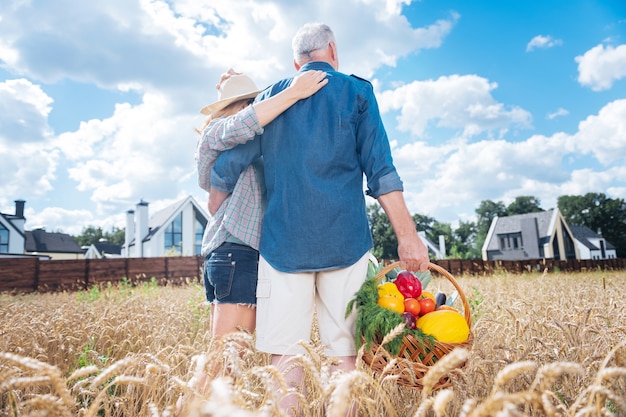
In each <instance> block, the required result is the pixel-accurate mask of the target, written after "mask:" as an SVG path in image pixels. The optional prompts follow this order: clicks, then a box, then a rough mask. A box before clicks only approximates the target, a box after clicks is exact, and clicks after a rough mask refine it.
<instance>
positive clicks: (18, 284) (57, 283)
mask: <svg viewBox="0 0 626 417" xmlns="http://www.w3.org/2000/svg"><path fill="white" fill-rule="evenodd" d="M202 261H203V258H202V257H201V256H186V257H162V258H115V259H79V260H59V261H53V260H52V261H51V260H39V259H38V258H0V292H12V293H26V292H33V291H38V292H48V291H66V290H67V291H76V290H84V289H88V288H91V287H92V286H94V285H103V284H106V283H113V284H115V283H119V282H121V281H123V280H127V281H128V282H129V283H131V284H133V285H135V284H138V283H141V282H149V281H151V280H152V279H153V278H154V279H156V280H157V282H158V283H159V284H160V285H165V284H182V283H185V282H189V281H196V282H201V280H200V278H201V277H202V272H201V268H202Z"/></svg>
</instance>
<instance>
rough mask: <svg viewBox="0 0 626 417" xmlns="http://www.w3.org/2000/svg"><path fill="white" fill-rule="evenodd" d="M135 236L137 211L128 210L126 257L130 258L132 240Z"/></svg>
mask: <svg viewBox="0 0 626 417" xmlns="http://www.w3.org/2000/svg"><path fill="white" fill-rule="evenodd" d="M133 237H135V212H134V211H133V210H128V211H127V212H126V230H125V231H124V247H125V248H126V257H127V258H130V242H132V241H133Z"/></svg>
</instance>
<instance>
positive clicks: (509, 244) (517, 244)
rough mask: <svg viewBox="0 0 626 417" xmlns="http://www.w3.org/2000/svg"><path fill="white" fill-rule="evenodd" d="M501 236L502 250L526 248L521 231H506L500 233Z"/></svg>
mask: <svg viewBox="0 0 626 417" xmlns="http://www.w3.org/2000/svg"><path fill="white" fill-rule="evenodd" d="M498 236H499V238H500V250H503V251H509V250H522V249H524V242H523V241H522V234H521V233H506V234H502V235H498Z"/></svg>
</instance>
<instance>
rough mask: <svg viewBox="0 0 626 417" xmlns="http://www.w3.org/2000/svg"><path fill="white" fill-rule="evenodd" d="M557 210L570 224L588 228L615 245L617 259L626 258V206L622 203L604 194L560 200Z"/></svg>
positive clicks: (589, 194)
mask: <svg viewBox="0 0 626 417" xmlns="http://www.w3.org/2000/svg"><path fill="white" fill-rule="evenodd" d="M557 207H558V208H559V210H560V211H561V214H562V215H563V218H564V219H565V221H566V222H567V223H569V224H572V225H578V226H587V227H588V228H590V229H591V230H593V231H594V232H596V233H598V234H600V235H602V237H604V238H605V239H606V240H608V241H609V242H611V243H612V244H613V245H615V248H616V251H617V256H618V257H625V256H626V203H625V202H624V200H623V199H621V198H620V199H611V198H608V197H607V196H606V195H605V194H604V193H587V194H585V195H584V196H574V195H564V196H560V197H559V198H558V200H557Z"/></svg>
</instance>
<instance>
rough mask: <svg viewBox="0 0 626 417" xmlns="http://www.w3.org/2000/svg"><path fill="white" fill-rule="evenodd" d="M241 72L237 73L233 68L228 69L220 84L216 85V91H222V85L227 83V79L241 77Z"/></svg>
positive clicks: (223, 74) (221, 77)
mask: <svg viewBox="0 0 626 417" xmlns="http://www.w3.org/2000/svg"><path fill="white" fill-rule="evenodd" d="M241 74H242V73H241V72H237V71H235V70H234V69H232V68H228V71H226V72H223V73H222V75H221V76H220V82H218V83H217V84H215V89H216V90H221V89H222V83H223V82H224V81H226V80H227V79H229V78H230V77H232V76H233V75H241Z"/></svg>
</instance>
